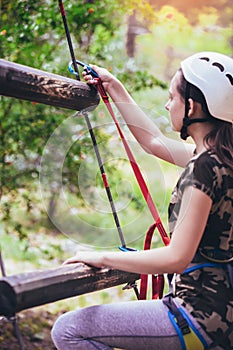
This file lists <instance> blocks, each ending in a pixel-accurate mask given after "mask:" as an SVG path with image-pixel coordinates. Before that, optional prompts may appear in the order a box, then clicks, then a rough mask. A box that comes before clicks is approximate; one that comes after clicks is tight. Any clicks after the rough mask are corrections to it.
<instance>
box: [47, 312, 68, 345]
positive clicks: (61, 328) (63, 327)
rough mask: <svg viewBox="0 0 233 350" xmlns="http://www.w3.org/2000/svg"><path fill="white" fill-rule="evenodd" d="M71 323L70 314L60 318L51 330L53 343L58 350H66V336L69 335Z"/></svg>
mask: <svg viewBox="0 0 233 350" xmlns="http://www.w3.org/2000/svg"><path fill="white" fill-rule="evenodd" d="M69 324H72V323H70V321H69V313H67V314H64V315H62V316H60V317H59V318H58V319H57V320H56V321H55V323H54V325H53V327H52V330H51V337H52V340H53V343H54V344H55V346H56V347H57V349H60V350H63V349H66V346H65V343H66V340H65V338H66V336H67V334H68V333H69V331H68V329H67V328H68V327H69Z"/></svg>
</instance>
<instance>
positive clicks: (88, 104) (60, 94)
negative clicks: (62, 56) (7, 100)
mask: <svg viewBox="0 0 233 350" xmlns="http://www.w3.org/2000/svg"><path fill="white" fill-rule="evenodd" d="M0 95H3V96H9V97H15V98H18V99H22V100H28V101H33V102H39V103H44V104H47V105H51V106H56V107H62V108H66V109H71V110H76V111H81V110H84V109H88V110H92V109H94V108H95V107H96V106H97V105H98V104H99V101H100V99H99V95H98V93H97V90H96V89H95V88H93V87H89V86H88V85H87V84H86V83H84V82H80V81H77V80H75V79H69V78H66V77H62V76H60V75H56V74H52V73H48V72H44V71H41V70H38V69H34V68H31V67H27V66H23V65H21V64H17V63H13V62H9V61H6V60H3V59H0Z"/></svg>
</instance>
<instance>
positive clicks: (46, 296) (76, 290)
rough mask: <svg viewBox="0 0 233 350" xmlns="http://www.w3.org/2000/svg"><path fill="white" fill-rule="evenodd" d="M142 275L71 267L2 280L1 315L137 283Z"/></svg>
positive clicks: (86, 267)
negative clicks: (129, 283)
mask: <svg viewBox="0 0 233 350" xmlns="http://www.w3.org/2000/svg"><path fill="white" fill-rule="evenodd" d="M139 278H140V275H138V274H133V273H127V272H123V271H119V270H112V269H109V268H102V269H97V268H93V267H90V266H87V265H84V264H80V263H79V264H70V265H64V266H61V267H58V268H53V269H49V270H44V271H41V270H39V271H33V272H28V273H21V274H18V275H12V276H8V277H3V278H1V279H0V315H2V316H7V317H10V316H12V315H14V314H15V313H17V312H19V311H22V310H25V309H28V308H31V307H34V306H39V305H44V304H47V303H51V302H55V301H57V300H61V299H65V298H69V297H73V296H78V295H82V294H86V293H90V292H94V291H98V290H102V289H106V288H110V287H114V286H117V285H121V284H124V283H128V282H134V281H135V280H138V279H139Z"/></svg>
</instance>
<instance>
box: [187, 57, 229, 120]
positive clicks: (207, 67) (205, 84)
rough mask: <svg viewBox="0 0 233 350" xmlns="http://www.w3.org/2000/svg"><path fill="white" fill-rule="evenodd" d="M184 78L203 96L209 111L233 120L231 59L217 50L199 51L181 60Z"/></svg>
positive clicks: (223, 118) (213, 114) (216, 115)
mask: <svg viewBox="0 0 233 350" xmlns="http://www.w3.org/2000/svg"><path fill="white" fill-rule="evenodd" d="M181 68H182V71H183V74H184V77H185V79H186V80H187V81H188V82H189V83H191V84H193V85H194V86H196V87H198V88H199V89H200V90H201V92H202V93H203V95H204V96H205V99H206V103H207V106H208V109H209V112H210V114H211V115H212V116H214V117H215V118H217V119H221V120H225V121H228V122H231V123H232V122H233V59H232V58H230V57H228V56H225V55H223V54H220V53H217V52H200V53H197V54H194V55H192V56H190V57H188V58H186V59H185V60H184V61H182V62H181Z"/></svg>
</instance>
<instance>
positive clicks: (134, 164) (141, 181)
mask: <svg viewBox="0 0 233 350" xmlns="http://www.w3.org/2000/svg"><path fill="white" fill-rule="evenodd" d="M97 82H98V84H97V87H98V91H99V93H100V95H101V97H102V99H103V101H104V103H105V105H106V107H107V108H108V111H109V113H110V114H111V116H112V119H113V120H114V123H115V125H116V127H117V129H118V132H119V134H120V137H121V140H122V142H123V145H124V147H125V150H126V153H127V155H128V158H129V161H130V164H131V166H132V168H133V171H134V174H135V176H136V179H137V181H138V184H139V186H140V189H141V191H142V194H143V196H144V198H145V200H146V202H147V205H148V208H149V209H150V212H151V214H152V216H153V218H154V220H155V225H156V226H157V228H158V230H159V233H160V235H161V238H162V240H163V243H164V244H165V245H168V244H169V242H170V239H169V237H168V235H167V233H166V231H165V229H164V227H163V224H162V222H161V220H160V217H159V213H158V211H157V209H156V206H155V204H154V202H153V199H152V197H151V195H150V192H149V189H148V187H147V185H146V182H145V180H144V178H143V176H142V173H141V171H140V169H139V166H138V164H137V162H136V160H135V158H134V156H133V153H132V151H131V149H130V147H129V145H128V143H127V141H126V139H125V137H124V134H123V132H122V130H121V128H120V125H119V123H118V121H117V119H116V117H115V114H114V111H113V109H112V106H111V104H110V103H109V99H108V95H107V93H106V91H105V89H104V87H103V85H102V83H101V81H100V80H98V81H97Z"/></svg>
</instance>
